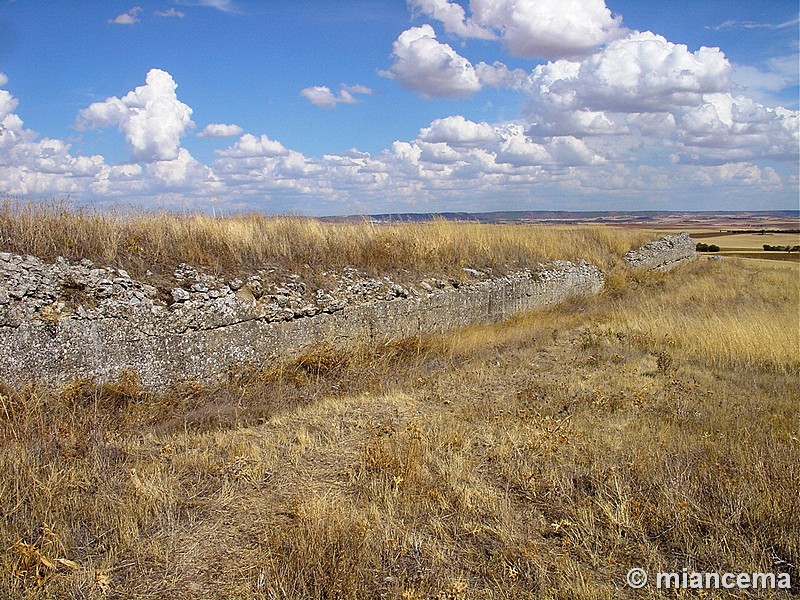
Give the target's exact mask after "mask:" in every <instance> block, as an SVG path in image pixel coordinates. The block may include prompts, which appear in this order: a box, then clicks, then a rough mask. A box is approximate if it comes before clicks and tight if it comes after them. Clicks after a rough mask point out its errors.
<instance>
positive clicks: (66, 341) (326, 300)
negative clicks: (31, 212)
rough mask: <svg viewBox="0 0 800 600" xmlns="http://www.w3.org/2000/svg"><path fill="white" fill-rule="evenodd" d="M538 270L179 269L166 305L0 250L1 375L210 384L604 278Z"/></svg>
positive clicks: (110, 278)
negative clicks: (217, 273) (331, 276)
mask: <svg viewBox="0 0 800 600" xmlns="http://www.w3.org/2000/svg"><path fill="white" fill-rule="evenodd" d="M541 267H542V268H540V269H539V270H537V271H535V272H531V271H523V272H518V273H514V274H512V275H509V276H506V277H501V278H491V277H488V276H487V275H486V274H484V273H481V272H478V271H470V276H471V277H472V280H471V281H469V282H467V283H463V282H462V283H458V282H444V281H441V280H437V279H428V280H425V281H423V282H420V284H419V285H415V286H409V287H408V288H406V287H403V286H401V285H399V284H397V283H394V282H393V281H391V280H390V279H389V278H382V279H370V278H368V277H366V276H364V275H363V274H359V273H358V272H356V271H355V270H350V271H348V272H347V273H345V274H342V275H340V276H337V277H338V279H337V281H339V282H340V283H339V285H337V286H336V288H335V289H332V290H327V291H316V292H315V293H313V294H310V293H309V291H308V290H306V289H305V285H304V284H303V283H302V282H301V281H300V277H299V276H294V275H292V276H289V280H288V281H287V282H285V283H283V284H280V285H278V284H264V283H262V281H263V280H262V278H261V277H259V276H254V277H252V278H250V279H249V280H248V281H247V282H242V281H240V280H235V281H231V282H223V281H218V280H215V279H214V278H213V277H209V276H207V275H203V274H200V273H198V272H197V271H195V270H194V269H192V268H191V267H189V266H188V265H181V266H180V267H179V268H178V269H177V270H176V272H175V279H176V280H177V281H178V282H180V283H181V285H179V286H177V287H175V288H173V289H172V290H171V294H170V295H171V302H170V301H169V298H167V301H166V302H165V301H164V300H163V298H161V297H160V296H159V294H158V292H157V290H156V289H155V288H154V287H152V286H149V285H147V284H143V283H141V282H139V281H136V280H134V279H132V278H131V277H130V276H129V275H128V274H127V273H126V272H125V271H122V270H116V269H111V268H102V269H101V268H96V267H95V266H94V265H92V264H91V263H90V262H89V261H83V262H82V263H80V264H70V263H67V262H66V261H64V260H57V261H56V262H55V263H54V264H48V263H44V262H42V261H40V260H39V259H37V258H34V257H30V256H27V257H23V256H19V255H13V254H8V253H0V379H4V380H6V381H8V382H9V383H12V384H18V383H24V382H27V381H32V380H33V381H39V382H42V383H45V384H47V385H49V386H52V385H58V384H61V383H65V382H67V381H69V380H73V379H83V378H95V379H96V380H98V381H109V380H114V379H116V378H117V377H119V375H120V374H121V373H122V372H123V371H128V372H135V373H136V374H137V375H138V377H139V379H140V381H141V382H142V384H143V385H144V386H145V387H148V388H151V389H158V388H159V387H163V386H167V385H169V384H170V383H173V382H177V381H186V380H196V381H201V382H213V381H214V380H216V379H218V378H219V377H224V376H225V374H226V373H227V372H229V370H230V369H231V368H232V367H235V366H237V365H242V364H248V365H255V366H268V364H269V361H271V360H275V357H276V356H278V355H286V354H287V353H292V352H299V351H302V350H304V349H306V348H308V347H310V346H312V345H314V344H317V343H319V342H322V341H326V342H330V343H332V344H334V345H337V346H339V347H348V346H355V345H358V344H362V343H374V342H379V341H383V340H388V339H397V338H403V337H408V336H412V335H417V334H421V333H431V332H437V331H446V330H449V329H453V328H456V327H461V326H465V325H469V324H472V323H487V322H492V321H498V320H501V319H504V318H506V317H508V316H510V315H513V314H515V313H518V312H521V311H527V310H532V309H536V308H540V307H544V306H549V305H553V304H556V303H558V302H561V301H563V300H565V299H566V298H569V297H573V296H576V295H583V294H591V293H595V292H597V291H599V290H600V289H601V288H602V286H603V281H604V278H603V274H602V272H601V271H600V270H599V269H598V268H597V267H594V266H592V265H588V264H585V263H582V264H572V263H569V262H562V261H557V262H554V263H550V264H548V265H546V266H545V265H542V266H541ZM264 279H266V278H264Z"/></svg>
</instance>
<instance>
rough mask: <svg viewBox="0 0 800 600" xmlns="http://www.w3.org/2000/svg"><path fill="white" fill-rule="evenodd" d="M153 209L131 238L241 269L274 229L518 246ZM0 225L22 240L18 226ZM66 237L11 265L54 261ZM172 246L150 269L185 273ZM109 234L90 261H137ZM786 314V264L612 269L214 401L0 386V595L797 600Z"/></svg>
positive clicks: (481, 229) (621, 243) (490, 248)
mask: <svg viewBox="0 0 800 600" xmlns="http://www.w3.org/2000/svg"><path fill="white" fill-rule="evenodd" d="M72 218H75V219H79V217H77V216H69V217H65V219H72ZM107 219H108V220H109V222H111V221H113V218H112V217H108V218H107ZM138 219H139V220H138V221H135V223H139V224H140V225H137V226H140V227H142V229H141V231H149V232H150V234H149V235H152V236H153V237H143V238H142V240H143V241H142V244H143V246H144V244H155V243H156V241H157V240H158V239H160V238H159V237H158V236H161V235H164V236H167V237H168V235H174V236H176V237H175V238H174V240H179V239H181V238H180V236H182V235H188V233H187V232H189V231H191V232H195V233H196V232H198V231H214V228H215V227H220V228H223V227H224V228H229V227H234V226H236V227H238V226H240V225H241V227H242V231H243V232H244V233H242V234H241V240H244V241H242V242H241V244H242V245H241V246H238V247H237V248H236V249H235V250H226V251H225V252H230V254H222V252H223V250H218V249H217V247H214V246H212V245H211V244H212V242H210V241H209V240H210V239H211V238H209V239H204V241H203V243H201V244H197V246H196V247H197V248H198V249H202V250H203V251H204V252H211V250H209V249H210V248H214V252H217V251H219V252H220V253H221V254H219V255H218V256H226V257H228V256H247V258H246V259H241V258H240V259H237V260H244V261H245V262H243V263H242V264H245V263H246V261H249V260H252V261H256V262H257V261H259V260H277V259H276V258H275V256H277V254H276V255H273V254H271V253H273V252H276V253H277V252H278V250H277V248H279V247H280V246H279V245H278V246H276V245H274V244H277V243H278V242H275V241H271V242H270V245H266V246H261V245H259V244H261V243H262V242H263V239H264V237H265V236H267V234H266V233H265V232H267V231H283V233H281V235H282V236H284V237H283V238H281V239H284V243H287V244H288V242H286V240H296V239H298V238H297V236H298V231H299V230H298V229H297V228H302V231H303V232H304V234H305V233H308V232H309V231H317V232H318V233H319V238H317V240H318V241H317V242H315V243H320V244H323V246H324V244H328V243H329V244H332V243H334V239H335V238H337V236H338V237H342V235H343V234H342V232H343V231H346V232H349V233H350V234H352V235H353V236H355V238H354V239H358V240H361V241H364V240H370V243H375V244H377V243H379V241H381V240H383V241H382V242H380V243H385V242H386V240H387V239H390V240H392V243H395V242H397V240H398V239H401V238H402V236H407V237H406V238H402V239H406V240H408V241H407V243H408V244H410V246H406V248H413V247H414V246H413V244H419V245H420V246H419V247H417V251H418V252H419V253H421V255H424V252H425V251H426V250H425V248H427V247H428V246H430V247H431V248H434V250H432V251H431V252H432V253H433V254H427V255H424V260H431V261H434V262H435V261H440V260H441V261H443V262H442V263H437V265H438V264H445V262H444V261H445V258H446V260H449V261H453V262H452V263H449V264H456V263H459V262H460V261H462V260H464V258H463V257H467V258H471V257H472V256H474V255H470V254H469V253H470V252H473V253H477V254H475V255H479V256H483V257H487V258H486V259H487V260H488V259H490V258H491V254H492V252H494V251H495V249H496V248H497V247H499V246H501V245H502V244H510V245H511V247H515V248H516V250H514V254H513V255H514V256H516V257H517V258H520V257H521V256H522V254H520V253H521V252H523V251H522V250H520V249H521V248H530V246H526V245H525V244H527V243H528V242H525V240H526V239H527V238H528V237H530V231H531V229H530V228H524V227H516V228H515V227H498V228H493V227H490V226H473V225H461V224H459V225H457V224H452V223H433V224H430V225H419V226H418V225H413V226H408V229H407V230H405V231H403V227H406V226H403V227H399V226H398V227H391V228H381V227H373V226H368V225H365V226H358V227H360V228H361V229H358V228H357V227H353V228H349V227H351V226H342V229H339V226H333V225H330V226H329V225H324V224H319V223H317V222H314V221H307V220H302V219H297V220H294V219H287V220H281V221H276V222H274V223H272V222H270V221H269V220H267V219H263V220H262V219H260V218H256V217H248V218H247V219H244V218H243V219H242V220H241V221H239V220H235V219H234V220H231V221H230V222H229V223H226V224H224V225H219V224H218V223H215V222H214V221H212V220H210V219H206V218H201V217H197V218H194V217H191V218H186V217H180V218H178V217H175V219H174V220H173V221H169V220H165V219H161V220H160V221H159V220H157V219H155V217H154V221H153V222H152V224H151V225H149V226H148V227H149V229H148V227H144V226H143V225H141V224H142V223H146V222H148V221H147V220H146V219H144V218H143V217H138ZM2 222H3V225H2V227H3V230H2V231H3V233H2V235H3V240H4V245H5V248H4V249H9V245H8V244H9V242H8V239H9V237H8V236H9V235H10V234H9V231H10V230H9V228H10V227H21V225H20V224H19V223H21V221H19V222H17V225H13V223H14V221H13V219H10V218H8V216H7V214H6V216H4V217H2ZM9 223H12V224H11V225H9ZM99 223H101V224H102V223H104V221H103V220H102V219H100V221H99ZM103 226H105V225H103ZM173 226H174V227H178V226H183V227H186V228H188V229H183V230H179V231H176V232H173V233H170V234H167V233H166V232H169V231H170V229H169V228H170V227H173ZM31 227H39V226H38V225H34V224H33V223H32V224H31ZM53 227H54V226H53ZM53 227H51V229H50V230H48V229H46V228H45V229H42V231H41V233H39V234H33V233H32V234H31V235H30V238H26V239H27V241H26V242H25V244H27V245H24V247H23V245H22V242H19V241H17V242H14V243H16V244H19V245H18V246H14V248H13V249H16V250H17V251H20V250H21V251H25V252H31V253H34V254H35V253H37V252H40V253H41V252H42V248H45V247H47V243H46V240H47V239H48V237H47V236H48V235H49V236H52V239H53V240H60V239H61V238H58V236H57V235H56V234H55V233H53V232H54V231H56V230H55V229H53ZM92 227H94V228H95V230H98V231H99V228H100V225H99V224H95V225H92ZM195 227H196V228H197V229H192V228H195ZM204 228H205V229H204ZM270 228H273V229H270ZM281 228H284V229H281ZM287 228H288V229H287ZM292 228H295V229H292ZM68 229H69V228H68V227H65V228H64V236H65V238H66V237H68V235H69V234H68V231H67V230H68ZM78 229H79V227H78V226H77V225H75V226H74V227H72V230H73V233H74V231H76V230H78ZM88 230H89V229H88V228H87V231H88ZM548 230H549V231H548ZM108 231H109V234H108V236H109V238H108V239H112V240H118V239H123V238H125V236H127V235H129V232H128V230H126V229H125V228H124V227H123V226H122V225H120V224H119V223H115V224H114V226H113V227H111V226H110V225H109V229H108ZM231 231H232V230H231V229H228V230H227V233H225V234H224V235H223V234H221V233H220V235H219V238H217V239H218V243H219V244H220V246H219V248H223V247H224V245H225V244H233V243H234V242H233V241H232V240H233V239H234V238H236V236H235V235H233V234H232V233H231ZM247 231H250V233H246V232H247ZM356 231H358V234H357V235H356V233H354V232H356ZM552 231H556V233H552V235H553V236H554V237H553V239H554V240H555V238H556V237H558V236H560V235H562V234H563V235H566V236H567V237H566V238H565V239H566V241H564V239H562V240H561V241H558V242H552V244H553V245H552V246H549V247H548V248H550V250H549V251H552V252H554V253H555V252H557V251H559V250H563V249H565V248H567V249H568V248H572V244H574V243H577V242H576V241H575V240H576V239H580V240H582V242H581V243H583V244H584V245H587V243H588V242H586V240H587V239H588V240H596V243H597V245H598V247H601V248H603V250H602V252H603V253H604V256H608V255H609V254H608V253H609V252H610V251H612V250H613V252H616V253H619V254H621V253H624V251H625V250H627V247H628V244H629V243H630V240H631V238H622V237H618V233H617V232H615V231H614V230H604V229H592V230H590V233H589V234H587V233H586V232H581V233H580V234H574V235H575V236H581V237H580V238H570V237H569V235H570V234H564V232H563V230H553V228H547V229H546V230H545V229H542V230H539V229H537V230H536V232H537V235H538V234H539V233H542V235H545V233H544V232H547V235H550V234H551V232H552ZM112 232H116V233H113V234H112ZM120 232H123V233H120ZM154 232H158V233H154ZM523 232H524V233H523ZM14 235H15V236H16V235H18V233H14ZM87 235H88V234H87ZM208 235H211V234H210V233H209V234H208ZM248 235H249V236H251V237H248ZM309 235H310V234H309ZM493 235H496V236H497V237H496V238H495V237H492V236H493ZM359 236H363V238H362V237H359ZM425 236H428V238H427V242H426V243H427V245H428V246H426V243H423V242H424V240H425V239H426V238H425ZM439 236H441V238H440V237H439ZM587 236H588V237H587ZM212 237H213V236H212ZM344 237H347V236H344ZM229 238H231V239H229ZM14 239H17V240H18V239H21V238H14ZM125 239H127V238H125ZM248 239H250V240H253V242H252V243H253V246H252V248H256V249H253V250H245V248H251V246H248V243H247V240H248ZM467 239H468V240H470V241H469V242H466V241H465V240H467ZM174 240H173V241H172V242H169V243H167V242H166V241H163V240H162V245H160V246H159V245H157V244H156V245H154V246H152V247H151V249H149V250H148V252H153V253H155V254H152V256H158V257H159V258H158V260H157V261H156V259H152V260H153V261H155V262H159V261H165V264H166V263H167V262H170V261H175V260H186V261H187V262H192V257H194V258H195V261H194V262H195V263H196V262H197V260H196V259H197V256H199V254H185V255H182V254H181V255H179V254H176V249H177V248H179V247H180V245H179V244H176V243H175V241H174ZM258 240H261V241H258ZM414 240H416V241H414ZM515 240H516V241H515ZM339 241H341V240H339ZM257 242H258V243H257ZM62 243H63V242H62V241H58V242H57V243H54V245H53V248H58V249H59V250H58V252H59V253H61V250H60V249H61V248H63V247H64V246H62V245H60V244H62ZM81 243H83V242H81ZM114 243H115V244H117V245H116V246H114V245H113V244H112V245H108V246H102V245H98V248H100V247H101V248H103V249H102V252H110V254H102V253H101V250H97V252H98V254H97V255H96V256H98V257H99V256H104V257H106V260H109V261H112V260H123V259H122V258H120V256H122V255H121V254H119V252H120V250H119V248H121V247H123V246H124V244H122V243H119V242H114ZM347 243H351V242H347ZM358 243H360V242H358ZM358 243H356V242H353V244H354V246H353V247H356V246H357V245H358ZM515 243H516V244H517V246H514V244H515ZM192 244H194V242H193V243H192ZM559 244H561V245H559ZM300 246H301V247H302V244H301V245H300ZM187 247H188V245H187ZM291 247H292V248H295V245H291ZM348 247H349V246H348ZM367 247H370V246H369V244H366V245H365V246H364V247H361V249H359V250H352V253H351V254H347V253H346V252H345V253H343V254H336V255H335V256H337V257H338V259H339V260H345V257H352V256H357V255H358V252H365V251H366V250H365V248H367ZM112 248H117V249H116V250H114V252H117V254H114V252H112V251H111V249H112ZM267 248H268V250H267ZM288 248H289V245H287V246H286V247H285V248H284V249H285V250H286V251H287V252H288V251H290V250H289V249H288ZM325 248H326V250H325V252H329V253H330V252H332V251H331V250H330V247H325ZM156 249H160V250H157V251H156ZM574 250H575V254H574V255H566V256H565V255H564V254H561V255H558V254H556V255H554V256H552V258H565V257H566V258H570V257H575V258H580V257H581V254H582V253H581V249H580V248H576V249H574ZM52 251H56V250H54V249H51V252H52ZM184 251H187V252H188V250H185V249H181V250H180V252H184ZM198 251H199V250H198ZM408 251H409V250H406V251H404V252H408ZM529 251H531V250H525V252H529ZM80 252H81V251H80V250H76V253H80ZM157 252H163V254H157ZM192 252H194V250H192ZM247 252H252V253H253V254H252V255H248V254H247ZM303 252H305V254H303V255H302V256H303V258H302V259H301V260H308V257H310V256H316V257H317V258H316V260H320V261H322V260H324V259H325V258H326V257H325V253H324V252H320V251H319V250H303ZM314 252H318V254H316V255H315V254H314ZM348 252H350V251H348ZM462 252H463V253H464V254H459V253H462ZM508 252H511V251H510V250H509V251H508ZM536 252H537V253H541V252H543V251H542V250H541V249H539V250H536ZM237 253H242V254H237ZM481 253H482V254H481ZM540 255H541V254H537V256H540ZM76 256H77V254H76ZM397 256H398V257H399V256H401V255H397ZM402 256H403V257H405V256H406V255H405V254H402ZM501 256H503V258H501V259H498V260H500V261H501V262H502V261H508V262H511V259H508V258H506V257H507V256H510V255H509V254H502V255H501ZM432 257H433V258H432ZM583 257H585V258H587V259H588V258H591V257H588V256H583ZM545 258H547V257H545ZM98 260H99V259H98ZM150 260H151V259H148V261H150ZM215 260H216V259H215ZM227 260H228V258H225V259H224V260H222V259H220V264H222V263H225V261H227ZM295 260H296V258H295ZM365 260H366V259H365ZM384 260H388V259H387V258H385V259H384ZM403 260H406V261H408V260H422V259H421V258H419V257H418V258H412V259H409V258H403ZM540 260H541V259H540ZM211 262H213V261H211ZM467 262H469V261H467ZM369 264H370V265H373V266H374V268H376V269H378V268H381V265H382V264H383V263H379V262H373V263H369ZM403 264H404V265H408V264H409V263H408V262H405V263H403ZM459 266H460V265H459ZM799 308H800V278H798V272H797V269H796V268H795V265H790V264H786V265H779V266H772V265H769V264H760V263H748V262H745V261H740V260H729V259H726V260H724V261H706V260H701V261H696V262H694V263H691V264H689V265H686V266H683V267H681V268H679V269H676V270H675V271H673V272H670V273H668V274H658V273H623V272H622V271H621V270H614V271H613V272H612V273H611V275H610V276H609V285H608V286H607V290H606V292H604V293H603V294H602V295H601V296H599V297H596V298H588V299H582V300H576V301H571V302H569V303H567V304H565V305H562V306H559V307H556V308H554V309H552V310H548V311H540V312H536V313H531V314H528V315H524V316H519V317H517V318H515V319H512V320H510V321H508V322H504V323H500V324H496V325H492V326H481V327H472V328H467V329H464V330H461V331H457V332H453V333H450V334H446V335H438V336H430V337H424V338H415V339H409V340H403V341H399V342H396V343H393V344H389V345H386V346H382V347H375V348H363V349H359V350H354V351H352V352H351V353H343V352H341V351H336V350H334V349H332V348H326V347H320V348H316V349H314V350H313V351H310V352H308V353H307V354H305V355H304V356H301V357H298V358H295V359H291V360H288V359H287V360H286V361H285V362H276V363H275V364H274V365H272V366H270V367H269V368H267V369H264V370H259V371H255V370H251V369H247V368H244V367H243V368H242V369H241V370H240V371H238V372H234V373H232V374H231V377H230V379H229V381H227V382H225V383H223V384H220V385H218V386H216V387H203V386H199V385H194V384H190V383H186V384H183V385H180V386H175V387H174V388H172V389H169V390H163V391H162V392H160V393H148V392H145V391H143V390H141V389H140V388H139V386H138V385H137V382H136V377H135V374H128V375H126V376H124V377H122V378H120V380H119V381H118V382H116V383H114V384H106V385H96V384H93V383H92V382H75V383H73V384H71V385H69V386H67V387H65V388H64V389H62V390H60V391H59V392H58V393H47V392H45V391H43V390H41V389H36V387H31V388H29V389H24V390H20V389H10V388H5V389H2V390H0V473H2V476H1V477H0V511H1V512H2V514H3V520H2V521H1V522H0V540H2V544H3V548H0V550H4V552H3V554H2V556H1V557H0V559H1V560H2V571H1V572H0V597H3V598H6V597H7V598H18V597H19V598H24V597H30V598H142V599H144V598H187V599H188V598H263V599H273V598H318V599H322V598H353V599H356V598H402V599H406V600H410V599H422V598H436V599H445V598H448V599H456V598H476V599H477V598H480V599H493V598H515V599H516V598H564V599H567V598H609V599H610V598H618V597H640V596H643V595H644V596H647V595H649V596H651V597H661V596H660V595H659V594H658V593H657V592H656V591H655V590H653V589H652V588H647V589H646V590H645V591H643V592H638V593H637V592H634V591H633V590H630V589H628V588H626V587H625V574H626V572H627V571H628V569H630V568H631V567H633V566H641V567H644V568H646V569H648V570H650V571H651V572H655V571H657V570H661V571H671V570H677V571H680V570H681V568H683V567H688V568H690V569H696V570H699V571H714V572H726V571H734V572H737V571H776V572H780V571H783V572H790V573H791V574H792V581H793V584H794V586H795V587H794V593H797V592H798V589H800V588H798V587H797V586H798V585H799V584H800V581H799V580H798V578H799V577H800V575H799V574H798V570H797V565H798V564H800V521H798V519H797V515H798V514H800V494H798V480H800V473H798V465H800V406H799V405H798V398H800V378H799V377H798V375H799V374H800V314H798V309H799Z"/></svg>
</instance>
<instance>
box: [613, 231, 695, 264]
mask: <svg viewBox="0 0 800 600" xmlns="http://www.w3.org/2000/svg"><path fill="white" fill-rule="evenodd" d="M696 246H697V244H696V243H695V241H694V240H693V239H692V238H691V237H689V234H688V233H686V232H683V233H681V234H679V235H668V236H665V237H663V238H661V239H660V240H656V241H654V242H649V243H647V244H645V245H644V246H642V247H641V248H639V249H638V250H631V251H630V252H628V253H627V254H626V255H625V257H624V258H625V262H626V263H628V265H630V266H631V267H636V268H640V269H658V270H661V271H667V270H669V269H671V268H673V267H675V266H676V265H678V264H680V263H682V262H683V261H685V260H691V259H693V258H695V256H696V255H697V253H696V252H695V248H696Z"/></svg>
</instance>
